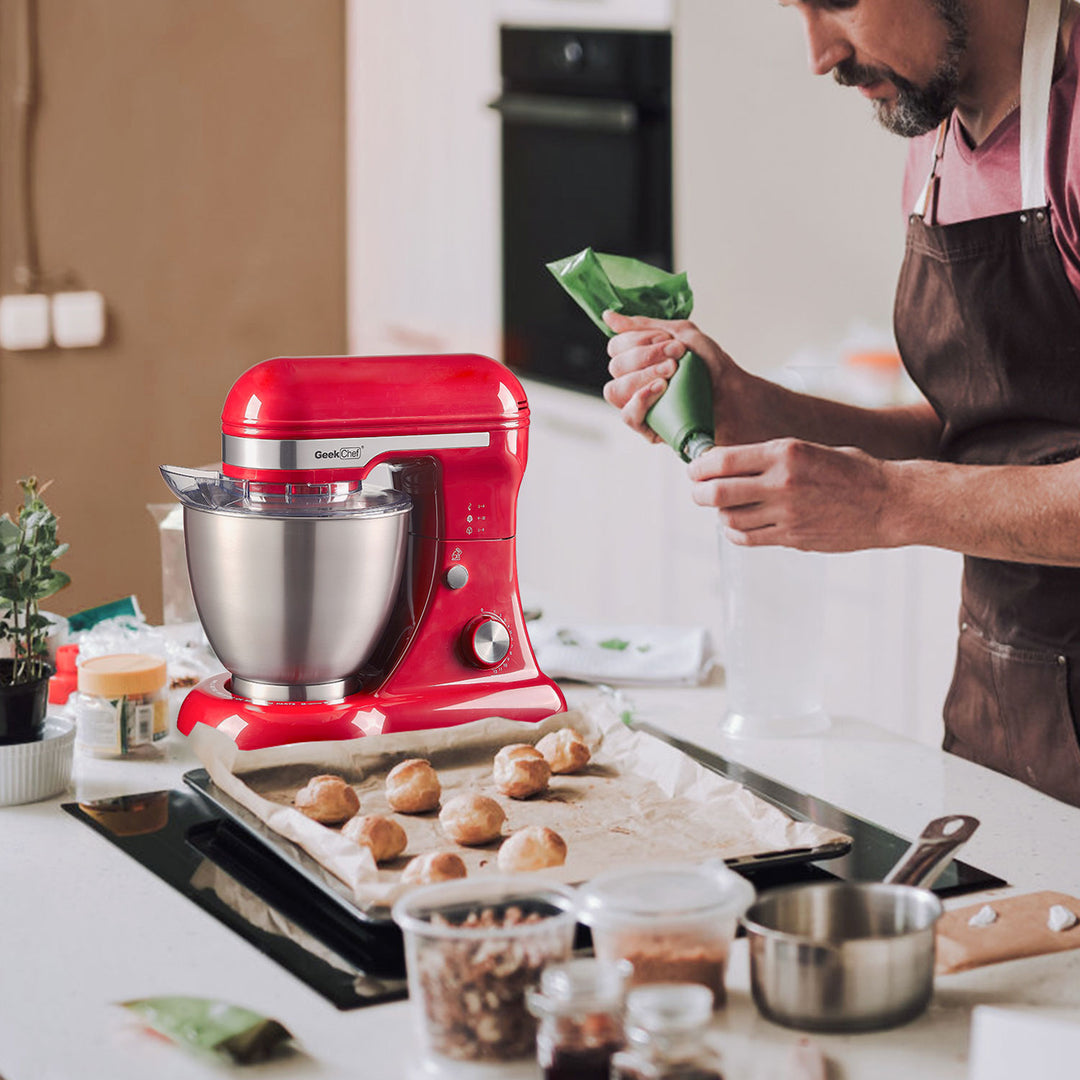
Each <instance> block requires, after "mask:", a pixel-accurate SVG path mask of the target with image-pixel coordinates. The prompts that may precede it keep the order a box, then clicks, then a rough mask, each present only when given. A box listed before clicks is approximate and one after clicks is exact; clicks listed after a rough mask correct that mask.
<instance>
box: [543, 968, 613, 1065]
mask: <svg viewBox="0 0 1080 1080" xmlns="http://www.w3.org/2000/svg"><path fill="white" fill-rule="evenodd" d="M629 975H630V965H629V964H627V963H625V962H620V963H614V964H613V963H608V962H607V961H604V960H596V959H592V958H589V957H580V958H578V959H576V960H568V961H567V962H566V963H563V964H551V965H549V966H548V967H546V968H544V971H543V973H542V974H541V976H540V987H539V989H537V990H532V991H530V993H529V995H528V1006H529V1012H531V1013H532V1014H533V1016H535V1017H537V1019H538V1020H539V1021H540V1027H539V1029H538V1030H537V1033H536V1058H537V1061H538V1062H539V1065H540V1068H541V1069H542V1070H543V1075H544V1080H609V1077H610V1075H611V1057H612V1055H613V1054H614V1053H615V1052H616V1051H617V1050H621V1049H622V1048H623V1047H624V1046H625V1045H626V1037H625V1033H624V1031H623V1013H624V1010H625V1003H626V984H627V980H628V978H629Z"/></svg>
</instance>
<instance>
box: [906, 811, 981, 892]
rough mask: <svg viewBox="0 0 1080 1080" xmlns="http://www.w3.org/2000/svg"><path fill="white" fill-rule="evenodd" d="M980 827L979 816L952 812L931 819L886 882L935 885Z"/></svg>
mask: <svg viewBox="0 0 1080 1080" xmlns="http://www.w3.org/2000/svg"><path fill="white" fill-rule="evenodd" d="M978 827H979V822H978V819H977V818H973V817H968V815H966V814H950V815H949V816H948V817H942V818H937V819H936V820H934V821H931V822H930V824H929V825H927V826H926V828H925V829H923V831H922V835H921V836H920V837H919V838H918V839H917V840H916V841H915V842H914V843H913V844H912V845H911V847H910V848H908V850H907V851H906V852H905V853H904V857H903V858H902V859H901V860H900V861H899V862H898V863H897V864H896V866H894V867H893V868H892V870H890V871H889V873H888V874H887V875H886V876H885V881H886V883H888V884H890V885H916V886H919V887H920V888H927V887H928V886H930V885H932V884H933V883H934V881H936V880H937V877H938V875H939V874H940V873H941V872H942V871H943V870H944V869H945V867H946V866H948V864H949V863H950V862H951V861H952V857H953V855H955V854H956V850H957V848H959V847H960V846H961V845H963V844H965V843H967V841H968V840H969V839H971V836H972V834H973V833H974V832H975V830H976V829H977V828H978Z"/></svg>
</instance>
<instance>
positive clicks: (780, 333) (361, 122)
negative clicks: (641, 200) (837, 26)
mask: <svg viewBox="0 0 1080 1080" xmlns="http://www.w3.org/2000/svg"><path fill="white" fill-rule="evenodd" d="M657 2H658V3H659V5H660V6H661V7H666V6H667V4H668V2H669V0H657ZM508 4H511V5H513V4H516V5H517V8H518V10H521V9H522V5H523V4H524V6H525V7H528V8H529V9H530V10H532V11H536V10H541V9H542V10H544V11H546V12H569V11H575V12H577V11H581V10H583V9H585V8H588V9H590V10H595V11H597V12H602V13H603V14H602V16H601V17H602V19H603V20H604V21H608V22H610V21H611V20H612V19H613V18H616V17H618V15H619V12H620V10H629V9H630V8H633V7H634V6H635V5H636V6H638V7H639V9H641V8H643V7H649V6H650V5H649V0H627V5H628V6H627V7H626V8H623V7H622V5H621V3H620V0H396V2H395V3H393V4H386V3H382V2H377V0H350V3H349V8H348V10H349V24H348V35H349V38H348V51H349V65H348V71H349V74H348V79H349V84H348V93H349V169H350V176H349V198H350V231H349V286H348V296H349V340H350V349H351V350H352V351H353V352H355V353H378V352H397V353H400V352H421V351H428V350H431V351H451V352H464V351H477V352H481V353H487V354H488V355H493V356H498V354H499V337H500V330H499V324H500V314H499V312H500V286H499V246H500V237H499V165H498V150H499V130H498V120H497V117H496V114H495V113H494V112H492V111H491V110H490V109H487V108H486V107H485V106H486V103H487V102H488V101H490V100H491V99H492V98H494V97H495V96H496V94H497V92H498V88H499V79H498V36H497V25H498V18H499V12H500V11H501V10H505V6H506V5H508ZM673 5H674V8H673V9H674V13H675V25H674V56H675V85H674V97H675V191H676V207H675V209H676V259H677V262H678V264H679V266H680V267H681V268H685V269H687V270H688V271H689V273H690V277H691V281H692V283H693V285H694V289H695V294H696V297H697V302H696V308H695V318H696V319H697V321H698V322H699V323H700V324H701V325H702V327H703V328H704V329H705V330H706V331H707V332H709V333H711V334H712V335H713V336H715V337H716V338H717V339H718V340H719V341H720V342H721V344H723V345H724V346H725V347H726V348H727V349H728V350H729V351H730V352H731V353H732V354H733V355H734V356H735V357H736V359H737V360H739V361H740V362H741V363H743V364H744V365H745V366H747V367H748V368H750V369H751V370H755V371H768V370H771V369H775V368H776V367H778V366H779V365H781V364H783V363H784V362H786V361H787V360H789V359H790V358H791V357H792V356H793V355H794V354H796V353H798V352H800V351H802V350H804V349H806V348H807V347H811V348H817V349H826V350H827V349H829V348H830V347H832V346H835V345H836V344H837V343H838V342H839V341H840V340H841V339H842V338H843V337H844V336H845V334H846V332H847V330H848V328H849V326H850V325H851V324H852V322H853V321H854V320H859V321H862V322H868V323H871V324H873V325H876V326H878V327H881V328H883V329H888V328H889V326H890V319H891V308H892V295H893V288H894V285H895V279H896V275H897V272H898V270H899V264H900V258H901V254H902V250H903V225H904V216H903V208H902V207H901V206H900V202H899V196H900V182H901V169H902V166H903V159H904V154H905V151H906V146H905V143H904V142H903V141H902V140H900V139H898V138H896V137H895V136H890V135H888V134H886V133H885V132H883V131H881V130H880V129H879V128H878V127H877V126H876V123H875V122H874V121H873V119H872V117H871V114H870V111H869V106H868V104H867V102H865V101H864V100H863V99H862V98H861V97H860V96H859V95H857V94H855V93H853V92H852V91H850V90H842V89H840V88H839V87H837V86H835V85H834V84H833V83H832V80H831V79H821V78H815V77H813V76H811V75H810V73H809V72H808V70H807V65H806V59H805V50H804V45H803V39H802V31H801V27H800V24H799V17H798V15H797V14H796V13H795V12H794V11H791V10H784V9H782V8H780V7H779V5H777V4H776V3H774V2H767V0H673ZM650 9H651V8H650ZM545 21H547V20H546V19H545ZM602 351H603V342H602V340H601V339H600V338H599V336H598V340H597V352H598V357H602ZM527 389H528V391H529V396H530V402H531V405H532V409H533V424H532V428H531V431H530V462H529V467H528V470H527V472H526V476H525V481H524V484H523V487H522V492H521V500H520V504H519V511H520V516H519V529H518V549H519V576H520V580H521V587H522V594H523V598H524V600H525V602H526V604H532V603H540V604H542V605H543V606H544V607H545V609H546V610H547V611H548V613H549V614H553V615H555V616H557V617H563V618H566V619H593V620H605V621H610V620H618V621H626V622H668V623H681V624H693V625H706V626H709V627H711V628H713V629H714V630H715V629H716V628H717V625H718V619H719V598H720V591H719V590H720V586H719V568H718V564H717V555H716V524H715V517H714V516H713V515H711V514H709V513H708V512H707V511H703V510H701V509H700V508H698V507H696V506H694V505H693V504H692V503H691V501H690V499H689V495H688V493H687V485H686V481H685V476H684V467H683V466H682V464H681V463H680V462H679V461H678V460H677V459H676V458H675V456H674V455H672V454H670V452H668V451H666V450H665V449H663V448H657V447H652V446H649V445H647V444H645V443H644V442H643V441H640V440H637V439H636V438H635V437H633V436H632V435H631V434H630V433H629V432H627V431H626V430H625V429H624V428H623V426H622V425H621V423H620V421H619V419H618V417H617V415H616V414H615V413H614V411H613V410H611V409H610V408H609V407H607V406H606V405H604V403H603V402H601V401H599V400H598V399H596V398H591V397H586V396H584V395H580V394H575V393H571V392H568V391H559V390H553V389H552V388H550V387H545V386H540V385H536V384H530V385H528V386H527ZM831 563H832V566H831V581H832V590H831V593H830V610H829V616H828V623H827V632H828V636H829V655H830V671H829V680H828V685H829V702H828V704H829V707H830V708H831V709H833V710H834V711H835V712H836V713H837V714H838V715H856V716H860V717H862V718H865V719H869V720H872V721H875V722H877V723H881V724H883V725H884V726H886V727H889V728H892V729H894V730H898V731H904V732H907V733H909V734H912V735H914V736H916V737H918V738H922V739H924V740H926V741H927V742H931V743H934V742H937V741H939V739H940V710H941V702H942V700H943V699H944V694H945V690H946V688H947V685H948V676H949V672H950V670H951V665H952V657H953V628H954V613H955V609H956V603H957V596H958V587H957V580H958V570H959V560H958V558H957V557H956V556H953V555H951V554H949V553H943V552H930V551H925V550H909V551H898V552H867V553H864V554H859V555H853V556H837V557H834V558H833V559H832V560H831Z"/></svg>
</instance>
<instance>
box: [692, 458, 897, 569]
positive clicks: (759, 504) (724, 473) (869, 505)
mask: <svg viewBox="0 0 1080 1080" xmlns="http://www.w3.org/2000/svg"><path fill="white" fill-rule="evenodd" d="M689 474H690V479H691V480H692V481H693V482H694V485H693V496H694V501H695V502H696V503H698V505H700V506H714V507H716V508H717V510H719V511H720V518H721V520H722V521H723V523H724V527H725V532H726V533H727V535H728V538H729V539H730V540H731V541H732V542H733V543H736V544H742V545H744V546H748V547H756V546H761V545H768V544H780V545H783V546H785V547H792V548H798V549H799V550H802V551H856V550H859V549H863V548H871V547H889V546H892V545H891V544H890V543H889V542H888V539H887V537H886V536H885V528H884V518H885V510H886V508H887V506H888V495H887V488H888V476H887V463H886V462H883V461H880V460H879V459H877V458H874V457H871V456H870V455H869V454H866V453H864V452H863V451H861V450H857V449H854V448H852V447H835V446H821V445H819V444H817V443H810V442H803V441H802V440H799V439H773V440H772V441H770V442H764V443H754V444H750V445H746V446H718V447H716V448H715V449H713V450H709V451H708V452H706V453H705V454H702V455H701V457H699V458H697V459H696V460H695V461H693V462H691V463H690V466H689Z"/></svg>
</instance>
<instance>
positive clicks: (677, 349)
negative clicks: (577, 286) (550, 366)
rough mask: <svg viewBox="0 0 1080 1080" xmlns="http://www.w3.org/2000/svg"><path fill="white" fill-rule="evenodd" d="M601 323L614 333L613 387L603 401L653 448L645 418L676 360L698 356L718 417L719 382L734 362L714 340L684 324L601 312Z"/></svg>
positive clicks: (610, 346)
mask: <svg viewBox="0 0 1080 1080" xmlns="http://www.w3.org/2000/svg"><path fill="white" fill-rule="evenodd" d="M604 322H606V323H607V325H608V326H609V327H611V329H612V330H614V331H615V336H614V337H613V338H611V339H610V340H609V341H608V356H610V357H611V361H610V363H609V364H608V371H609V372H610V374H611V381H610V382H608V383H606V384H605V385H604V398H605V400H606V401H608V402H609V403H610V404H612V405H614V406H615V407H616V408H617V409H619V410H620V412H621V413H622V418H623V420H624V421H625V422H626V423H627V424H628V425H629V426H630V427H632V428H633V429H634V430H635V431H637V432H639V433H640V434H642V435H644V436H645V437H646V438H647V439H649V440H650V441H651V442H660V441H661V440H660V436H659V435H657V434H656V433H655V432H653V431H652V430H650V429H649V428H648V427H646V426H645V414H646V413H647V412H648V411H649V409H651V408H652V407H653V405H655V404H656V402H657V401H659V400H660V398H661V397H662V396H663V394H664V391H665V390H667V384H668V380H669V379H670V378H671V376H672V375H674V374H675V370H676V368H677V366H678V360H679V359H680V357H682V356H683V355H684V354H685V353H686V352H688V351H689V352H694V353H697V355H698V356H699V357H701V359H702V360H703V361H704V362H705V364H706V366H707V367H708V369H709V375H710V377H711V379H712V384H713V412H714V414H715V413H716V411H717V410H716V403H717V399H718V390H719V386H720V379H721V377H722V376H723V375H724V374H725V373H727V372H730V371H731V370H732V369H734V368H735V362H734V361H733V360H732V359H731V357H730V356H728V354H727V353H726V352H724V350H723V349H721V348H720V346H719V345H717V344H716V342H715V341H713V340H712V338H710V337H707V336H706V335H705V334H703V333H702V332H701V331H700V330H699V329H698V328H697V327H696V326H695V325H694V324H693V323H692V322H689V321H686V320H675V321H668V320H665V319H650V318H647V317H646V316H644V315H633V316H630V315H620V314H618V313H617V312H614V311H605V312H604ZM736 370H737V369H736Z"/></svg>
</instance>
